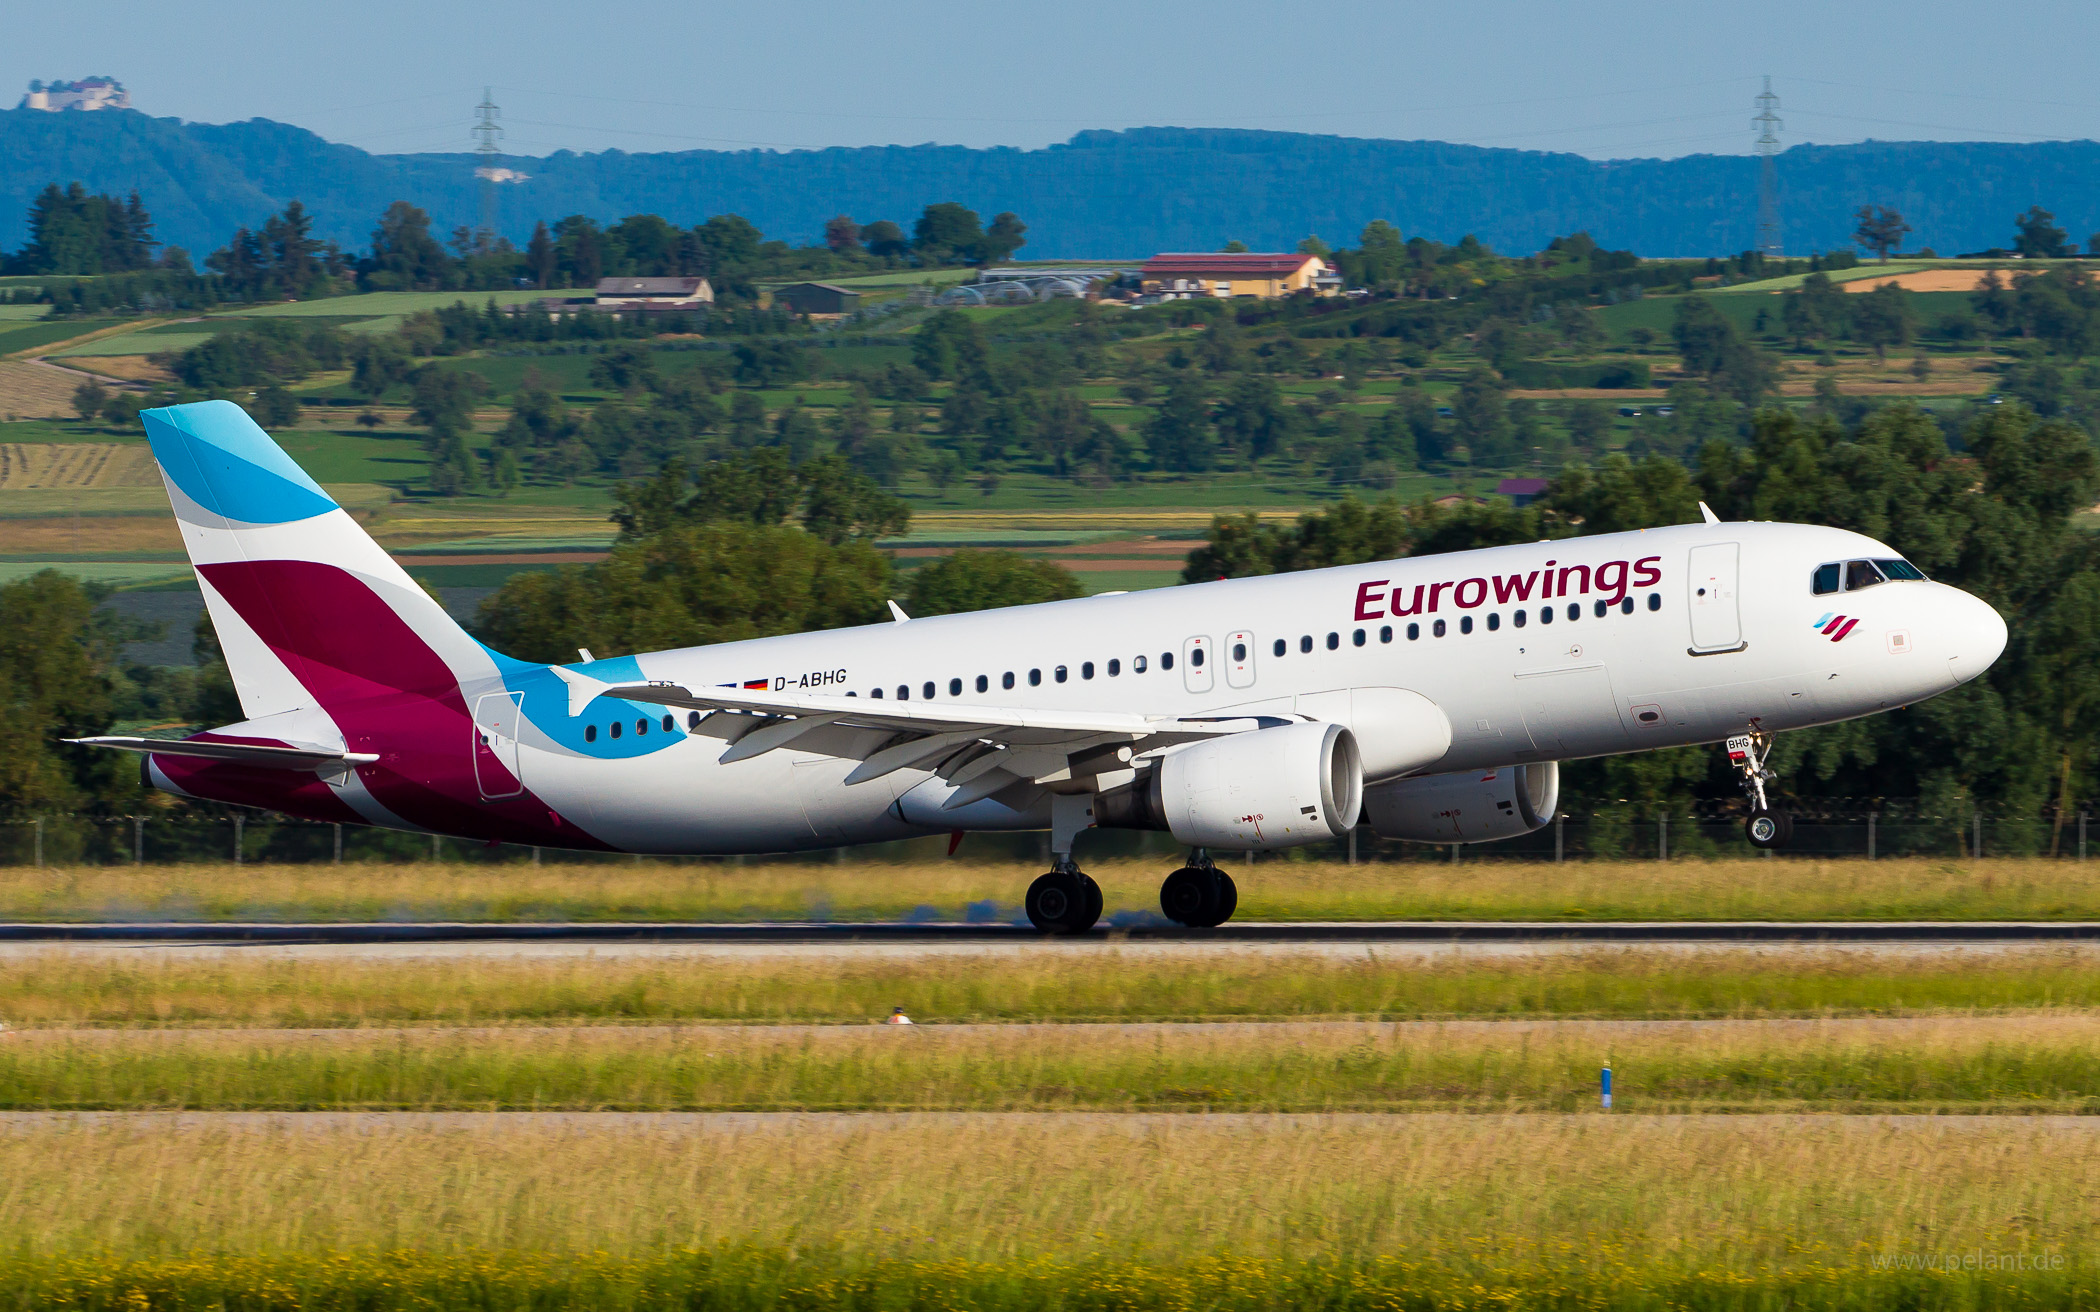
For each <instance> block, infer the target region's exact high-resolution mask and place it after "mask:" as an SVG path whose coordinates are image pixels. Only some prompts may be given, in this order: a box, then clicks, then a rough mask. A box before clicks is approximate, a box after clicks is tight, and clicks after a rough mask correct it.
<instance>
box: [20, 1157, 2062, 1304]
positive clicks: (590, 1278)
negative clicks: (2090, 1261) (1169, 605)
mask: <svg viewBox="0 0 2100 1312" xmlns="http://www.w3.org/2000/svg"><path fill="white" fill-rule="evenodd" d="M84 1163H86V1164H89V1165H85V1166H84V1165H83V1164H84ZM2096 1167H2100V1137H2096V1136H2095V1134H2094V1132H2093V1131H2092V1130H2091V1129H2090V1128H2087V1127H2085V1126H2083V1125H2073V1124H2067V1123H2065V1122H2062V1121H2049V1120H2040V1119H2034V1118H2021V1119H2005V1118H2000V1119H1994V1120H1989V1121H1985V1122H1982V1123H1977V1122H1974V1121H1961V1122H1950V1121H1947V1120H1944V1119H1938V1120H1919V1121H1906V1122H1901V1123H1892V1122H1888V1121H1883V1120H1880V1119H1874V1118H1862V1119H1853V1118H1836V1117H1828V1118H1791V1117H1692V1118H1651V1117H1641V1116H1623V1117H1611V1118H1606V1117H1598V1116H1581V1117H1566V1116H1545V1117H1540V1116H1495V1115H1480V1116H1470V1117H1445V1116H1429V1117H1383V1118H1375V1119H1362V1118H1322V1117H1313V1118H1302V1117H1296V1118H1276V1117H1264V1118H1237V1117H1219V1118H1206V1117H1165V1118H1157V1117H1155V1118H1139V1119H1127V1118H1126V1119H1119V1120H1105V1119H1102V1118H1090V1117H1056V1116H1033V1117H982V1118H961V1119H958V1118H952V1117H931V1118H924V1117H902V1118H900V1117H880V1118H857V1119H853V1120H833V1119H825V1118H795V1119H788V1120H783V1121H750V1120H706V1121H697V1122H695V1121H670V1122H662V1121H653V1120H652V1121H643V1122H633V1121H621V1120H617V1119H605V1118H581V1119H547V1118H515V1117H514V1118H502V1119H489V1118H464V1119H454V1120H444V1121H436V1122H432V1121H429V1120H424V1119H419V1118H364V1119H360V1120H357V1121H355V1122H350V1123H339V1122H335V1121H329V1120H323V1121H320V1122H318V1123H312V1122H310V1121H306V1120H301V1119H298V1118H282V1119H276V1118H271V1119H264V1120H260V1121H238V1122H230V1123H229V1122H227V1121H224V1120H221V1119H216V1118H206V1117H191V1118H180V1119H178V1118H167V1117H150V1118H144V1119H125V1120H117V1121H94V1120H87V1121H74V1120H64V1119H61V1120H56V1121H51V1120H35V1121H23V1122H13V1123H10V1124H8V1126H7V1128H6V1129H5V1130H4V1131H0V1170H4V1171H5V1172H6V1175H7V1178H8V1179H9V1180H10V1181H11V1182H12V1184H13V1187H12V1188H10V1189H9V1190H7V1191H6V1192H5V1194H4V1195H0V1224H4V1225H6V1226H7V1228H8V1230H9V1233H10V1234H12V1235H14V1236H15V1237H16V1242H15V1244H14V1246H13V1250H12V1251H11V1253H10V1255H9V1256H8V1258H7V1259H6V1260H5V1262H4V1264H0V1290H5V1292H6V1296H7V1297H9V1298H12V1299H14V1300H15V1301H17V1302H19V1303H21V1304H23V1305H36V1304H43V1305H50V1304H63V1305H66V1306H76V1307H110V1308H117V1307H124V1306H152V1307H209V1306H245V1307H259V1306H270V1307H279V1306H281V1307H292V1306H314V1305H317V1304H319V1305H325V1306H356V1307H360V1308H372V1309H391V1308H396V1307H411V1306H413V1307H420V1308H440V1309H445V1308H454V1307H458V1308H469V1307H473V1308H485V1307H489V1306H492V1305H494V1306H505V1307H513V1306H532V1307H539V1308H554V1307H621V1308H654V1307H664V1308H671V1307H681V1308H682V1307H692V1306H732V1307H744V1306H780V1305H786V1306H793V1307H796V1308H804V1309H811V1310H812V1312H819V1310H824V1309H831V1308H847V1307H852V1308H865V1307H870V1306H877V1307H915V1306H939V1307H954V1308H961V1307H970V1308H1016V1309H1018V1308H1031V1307H1062V1308H1070V1307H1074V1306H1080V1307H1089V1308H1092V1307H1099V1308H1110V1307H1113V1308H1120V1309H1150V1308H1160V1309H1167V1308H1175V1309H1182V1308H1190V1307H1207V1308H1225V1309H1243V1308H1244V1309H1250V1310H1251V1309H1255V1308H1264V1309H1269V1308H1300V1307H1303V1308H1322V1309H1331V1308H1336V1307H1374V1306H1375V1307H1387V1306H1403V1307H1423V1308H1428V1307H1435V1308H1440V1309H1470V1308H1509V1307H1527V1306H1556V1307H1561V1306H1611V1307H1617V1306H1627V1307H1644V1306H1669V1307H1677V1308H1688V1309H1705V1308H1742V1307H1757V1306H1772V1307H1778V1306H1782V1305H1784V1306H1788V1307H1793V1308H1825V1307H1830V1308H1837V1307H1843V1308H1847V1309H1878V1308H1883V1307H1887V1308H1917V1307H1938V1306H1962V1307H1970V1306H2000V1305H2006V1306H2036V1307H2045V1306H2053V1307H2064V1306H2082V1305H2084V1304H2085V1303H2087V1302H2089V1301H2091V1299H2092V1298H2093V1296H2094V1293H2095V1286H2094V1283H2093V1282H2094V1277H2093V1275H2092V1273H2091V1270H2090V1267H2089V1266H2088V1265H2087V1264H2086V1263H2085V1262H2084V1261H2083V1258H2084V1255H2085V1254H2086V1253H2087V1252H2089V1251H2090V1246H2091V1244H2092V1242H2093V1239H2094V1237H2095V1236H2094V1233H2093V1220H2092V1216H2093V1213H2092V1210H2091V1208H2090V1207H2089V1206H2088V1205H2087V1201H2086V1198H2085V1195H2086V1193H2087V1191H2088V1190H2089V1187H2090V1178H2091V1174H2092V1172H2093V1171H2094V1169H2095V1168H2096ZM1255 1182H1259V1187H1255ZM1978 1250H1981V1251H1984V1252H1988V1253H1991V1254H1992V1255H1993V1256H1995V1255H1997V1254H1998V1253H2001V1252H2003V1253H2007V1254H2023V1255H2025V1256H2026V1258H2027V1259H2028V1261H2030V1262H2038V1263H2039V1265H2040V1269H2039V1270H2032V1269H2029V1270H2023V1271H2019V1272H2017V1273H2012V1272H2000V1271H1996V1270H1992V1271H1984V1270H1981V1269H1977V1270H1969V1271H1964V1270H1962V1269H1961V1260H1962V1257H1963V1255H1965V1254H1968V1253H1970V1252H1974V1251H1978ZM90 1253H92V1254H94V1257H93V1258H89V1257H87V1256H86V1255H87V1254H90ZM1950 1253H1951V1254H1953V1255H1954V1261H1955V1268H1954V1270H1952V1271H1930V1270H1922V1271H1921V1270H1904V1269H1900V1268H1899V1269H1882V1268H1887V1267H1891V1266H1894V1265H1896V1264H1897V1263H1898V1262H1900V1261H1902V1259H1904V1258H1906V1257H1908V1258H1910V1259H1912V1260H1913V1261H1915V1260H1916V1259H1918V1258H1919V1257H1920V1256H1929V1257H1932V1258H1940V1257H1942V1256H1944V1255H1946V1254H1950ZM257 1290H263V1291H281V1292H280V1293H277V1294H276V1296H275V1297H272V1298H270V1299H269V1300H268V1301H264V1300H263V1299H262V1298H260V1297H258V1296H257V1295H256V1294H255V1293H254V1291H257Z"/></svg>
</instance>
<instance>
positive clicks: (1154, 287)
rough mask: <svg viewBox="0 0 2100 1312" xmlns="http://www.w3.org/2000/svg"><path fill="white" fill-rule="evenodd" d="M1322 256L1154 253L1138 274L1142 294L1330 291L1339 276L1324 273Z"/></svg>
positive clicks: (1323, 293)
mask: <svg viewBox="0 0 2100 1312" xmlns="http://www.w3.org/2000/svg"><path fill="white" fill-rule="evenodd" d="M1326 273H1327V261H1325V260H1323V259H1321V258H1320V257H1319V256H1317V255H1299V254H1280V253H1276V252H1265V253H1257V252H1239V253H1230V254H1228V253H1223V252H1220V253H1215V254H1189V253H1184V254H1167V255H1155V256H1153V257H1152V258H1151V259H1149V260H1146V261H1145V267H1144V268H1143V269H1142V270H1141V271H1140V273H1139V277H1140V279H1141V280H1142V282H1143V285H1144V290H1145V291H1146V292H1147V293H1148V294H1152V295H1158V296H1163V297H1176V296H1258V297H1263V298H1274V297H1278V296H1290V295H1293V294H1295V293H1298V292H1305V293H1307V294H1310V295H1314V296H1332V295H1334V294H1336V293H1337V292H1339V291H1340V290H1341V282H1340V280H1339V279H1325V278H1323V275H1325V274H1326Z"/></svg>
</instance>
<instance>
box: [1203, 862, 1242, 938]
mask: <svg viewBox="0 0 2100 1312" xmlns="http://www.w3.org/2000/svg"><path fill="white" fill-rule="evenodd" d="M1211 873H1212V874H1213V875H1215V876H1216V877H1217V880H1218V909H1217V917H1218V918H1217V919H1216V920H1213V921H1211V922H1210V923H1211V926H1212V927H1213V928H1215V927H1217V926H1219V925H1222V924H1224V923H1225V922H1226V921H1228V920H1230V919H1232V913H1233V912H1235V911H1237V910H1239V909H1240V886H1239V885H1238V884H1235V883H1233V882H1232V876H1231V875H1228V874H1226V873H1225V872H1224V871H1222V870H1213V871H1211Z"/></svg>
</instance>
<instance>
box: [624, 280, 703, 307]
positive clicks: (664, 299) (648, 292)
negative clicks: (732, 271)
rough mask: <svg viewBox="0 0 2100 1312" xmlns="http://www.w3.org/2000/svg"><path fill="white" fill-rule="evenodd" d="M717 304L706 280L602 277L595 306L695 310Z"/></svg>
mask: <svg viewBox="0 0 2100 1312" xmlns="http://www.w3.org/2000/svg"><path fill="white" fill-rule="evenodd" d="M714 303H715V289H714V287H713V286H712V285H711V284H709V282H708V281H707V279H705V278H600V279H599V280H598V294H597V298H596V300H595V302H594V304H595V305H596V306H597V308H599V309H601V310H627V309H640V310H693V309H698V308H699V307H701V306H703V305H713V304H714Z"/></svg>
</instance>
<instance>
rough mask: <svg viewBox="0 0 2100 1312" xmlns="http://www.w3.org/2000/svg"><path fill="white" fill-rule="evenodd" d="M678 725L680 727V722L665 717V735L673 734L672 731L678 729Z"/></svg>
mask: <svg viewBox="0 0 2100 1312" xmlns="http://www.w3.org/2000/svg"><path fill="white" fill-rule="evenodd" d="M677 725H678V722H677V721H676V720H674V719H672V718H671V717H670V716H668V715H666V716H665V717H664V732H665V733H669V732H671V730H672V729H674V728H676V727H677Z"/></svg>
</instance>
